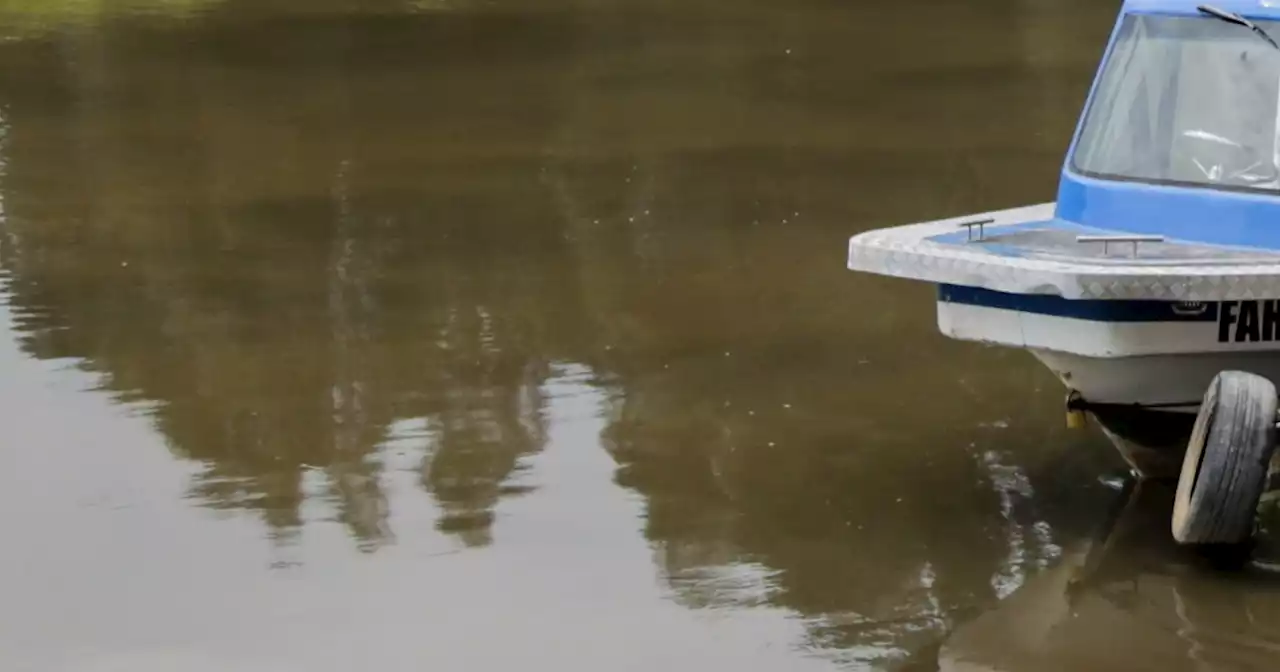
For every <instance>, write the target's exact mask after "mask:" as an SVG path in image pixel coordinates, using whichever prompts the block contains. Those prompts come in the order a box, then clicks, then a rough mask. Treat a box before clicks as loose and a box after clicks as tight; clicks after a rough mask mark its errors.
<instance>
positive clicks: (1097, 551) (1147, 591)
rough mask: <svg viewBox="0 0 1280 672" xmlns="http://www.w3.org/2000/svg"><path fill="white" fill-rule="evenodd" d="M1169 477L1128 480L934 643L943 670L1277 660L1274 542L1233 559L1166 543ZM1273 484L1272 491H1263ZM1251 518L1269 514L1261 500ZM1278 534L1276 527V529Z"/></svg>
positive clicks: (1172, 667)
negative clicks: (1079, 531) (1105, 508)
mask: <svg viewBox="0 0 1280 672" xmlns="http://www.w3.org/2000/svg"><path fill="white" fill-rule="evenodd" d="M1173 489H1174V485H1173V484H1172V483H1164V482H1142V483H1128V484H1126V486H1125V488H1124V490H1123V491H1122V492H1121V494H1120V497H1119V499H1118V501H1117V505H1116V508H1115V510H1114V515H1113V516H1112V517H1111V518H1110V519H1109V520H1107V521H1106V522H1105V524H1104V525H1103V526H1102V529H1101V530H1100V531H1099V534H1098V535H1096V536H1095V537H1094V538H1093V539H1092V540H1089V541H1087V542H1085V543H1083V544H1081V545H1080V546H1078V547H1076V548H1074V549H1071V550H1069V551H1068V552H1066V553H1064V555H1063V559H1062V561H1061V562H1060V564H1059V565H1058V566H1057V567H1055V568H1053V569H1051V570H1048V571H1045V572H1044V573H1042V574H1040V575H1039V576H1038V577H1036V578H1035V579H1033V580H1031V581H1028V582H1027V584H1026V585H1024V586H1023V587H1022V589H1021V590H1019V591H1018V592H1017V593H1015V594H1013V595H1011V596H1010V597H1009V598H1008V599H1007V600H1005V601H1003V602H1001V603H1000V605H999V606H998V607H997V608H995V609H993V610H992V611H990V612H987V613H984V614H982V615H981V616H979V617H977V618H975V619H974V620H972V621H970V622H968V623H966V624H964V625H961V626H960V627H959V628H957V629H956V631H955V632H954V633H953V635H952V636H951V638H950V639H949V640H948V641H947V642H946V643H945V644H944V645H943V646H942V649H941V651H940V653H939V668H940V669H941V670H945V671H953V672H960V671H966V672H968V671H978V670H982V671H990V672H994V671H997V670H998V671H1000V672H1008V671H1013V670H1019V671H1022V670H1026V671H1037V672H1052V671H1057V670H1073V671H1076V670H1091V671H1097V670H1153V671H1154V670H1159V671H1161V672H1177V671H1180V670H1195V671H1196V672H1205V671H1207V670H1240V669H1268V668H1277V667H1280V564H1277V563H1278V561H1280V539H1277V538H1275V536H1272V537H1269V536H1268V531H1267V530H1266V528H1267V527H1270V528H1272V529H1271V532H1270V534H1271V535H1276V530H1275V528H1277V527H1280V526H1278V525H1276V524H1274V523H1273V524H1271V525H1270V526H1267V525H1265V524H1264V529H1263V531H1262V532H1261V533H1260V535H1259V537H1258V540H1257V544H1256V546H1255V547H1254V548H1253V549H1252V554H1251V555H1250V556H1249V559H1248V560H1247V561H1246V562H1245V563H1244V565H1243V566H1242V567H1235V568H1232V569H1230V570H1228V571H1219V569H1220V568H1218V567H1216V564H1217V563H1216V562H1213V561H1209V560H1208V559H1207V558H1206V557H1205V556H1204V555H1202V554H1192V553H1190V552H1189V551H1187V550H1186V549H1183V548H1179V547H1178V546H1176V545H1175V544H1174V542H1173V541H1172V539H1171V537H1170V533H1169V511H1170V507H1171V505H1172V501H1173ZM1273 492H1274V491H1273ZM1265 507H1266V510H1264V515H1263V520H1264V523H1265V522H1266V519H1267V518H1271V519H1273V520H1275V519H1277V518H1280V516H1277V515H1276V514H1274V513H1270V511H1273V510H1274V509H1273V508H1272V504H1270V503H1265ZM1276 536H1280V535H1276Z"/></svg>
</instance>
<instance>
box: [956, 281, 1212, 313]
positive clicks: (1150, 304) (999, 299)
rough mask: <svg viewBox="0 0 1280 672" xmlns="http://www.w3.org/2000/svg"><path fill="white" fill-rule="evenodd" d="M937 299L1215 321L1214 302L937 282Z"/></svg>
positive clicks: (1029, 310)
mask: <svg viewBox="0 0 1280 672" xmlns="http://www.w3.org/2000/svg"><path fill="white" fill-rule="evenodd" d="M938 300H939V301H942V302H945V303H958V304H962V305H969V306H983V307H987V308H1003V309H1005V310H1017V311H1021V312H1024V313H1035V314H1037V315H1052V316H1055V317H1073V318H1076V319H1079V320H1093V321H1095V322H1215V321H1217V319H1218V307H1219V304H1218V303H1217V302H1185V301H1104V300H1083V299H1064V298H1062V297H1061V296H1050V295H1047V294H1010V293H1006V292H997V291H993V290H990V289H982V288H980V287H964V286H960V285H939V286H938Z"/></svg>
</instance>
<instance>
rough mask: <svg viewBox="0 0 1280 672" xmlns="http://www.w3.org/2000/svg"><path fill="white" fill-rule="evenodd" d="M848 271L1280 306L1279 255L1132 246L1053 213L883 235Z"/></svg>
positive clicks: (1040, 290) (1009, 288) (865, 239)
mask: <svg viewBox="0 0 1280 672" xmlns="http://www.w3.org/2000/svg"><path fill="white" fill-rule="evenodd" d="M848 267H849V268H850V269H851V270H859V271H868V272H872V273H878V274H882V275H890V276H896V277H903V278H911V279H915V280H924V281H930V282H938V283H947V284H958V285H967V286H973V287H984V288H987V289H993V290H998V291H1004V292H1014V293H1023V294H1053V295H1059V296H1063V297H1065V298H1072V299H1120V300H1125V299H1129V300H1134V299H1141V300H1149V299H1166V300H1174V301H1221V300H1232V299H1257V298H1280V250H1267V249H1256V248H1239V247H1225V246H1219V245H1211V244H1207V243H1200V242H1196V241H1185V240H1166V239H1163V238H1161V237H1159V236H1146V235H1139V236H1134V235H1131V234H1128V233H1127V232H1124V231H1109V230H1099V229H1096V228H1092V227H1085V226H1081V225H1077V224H1073V223H1071V222H1064V221H1062V220H1057V219H1055V218H1054V203H1043V204H1039V205H1034V206H1028V207H1023V208H1014V209H1010V210H1000V211H993V212H988V213H980V214H975V215H969V216H965V217H955V218H949V219H944V220H937V221H933V222H923V223H920V224H911V225H906V226H899V227H892V228H887V229H877V230H874V231H868V232H866V233H862V234H858V235H855V236H853V237H852V238H851V239H850V240H849V257H848Z"/></svg>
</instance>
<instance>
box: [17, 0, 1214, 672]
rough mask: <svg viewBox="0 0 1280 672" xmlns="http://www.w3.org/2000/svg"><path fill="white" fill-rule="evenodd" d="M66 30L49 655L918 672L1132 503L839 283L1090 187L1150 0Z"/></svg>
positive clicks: (35, 424) (912, 326)
mask: <svg viewBox="0 0 1280 672" xmlns="http://www.w3.org/2000/svg"><path fill="white" fill-rule="evenodd" d="M31 4H32V7H31V8H27V7H24V6H21V4H20V3H10V4H9V5H0V28H3V27H5V26H7V27H8V30H7V32H4V31H0V33H3V34H5V35H7V36H10V37H12V38H13V39H9V40H8V41H5V42H3V43H0V64H3V65H5V66H6V67H3V68H0V114H2V115H3V128H4V133H3V146H2V155H3V156H2V157H0V158H2V159H3V173H2V174H0V197H2V198H3V213H4V217H5V219H4V223H3V227H2V228H0V231H2V233H3V238H2V239H0V270H2V271H3V276H4V280H5V288H6V289H5V291H6V305H7V309H8V312H7V313H6V314H5V318H6V319H7V320H8V326H7V331H6V336H5V338H3V339H0V341H2V342H3V343H4V344H5V345H4V348H5V349H0V358H2V359H3V363H4V365H5V367H6V368H5V370H6V374H7V375H6V377H5V378H4V379H3V382H0V392H2V393H3V398H4V399H5V404H4V405H3V407H2V408H0V420H2V421H3V423H4V426H5V427H7V428H8V429H9V435H10V436H11V440H12V443H11V448H10V449H9V450H7V451H5V452H3V453H0V455H2V457H0V459H2V460H4V462H3V465H4V466H5V467H6V468H5V469H4V470H0V474H3V476H0V479H2V480H0V526H2V529H6V530H7V533H6V547H7V548H11V549H13V550H12V551H7V552H6V554H4V556H3V557H0V575H2V576H5V577H9V578H8V579H6V580H5V582H4V583H3V584H2V585H0V588H3V589H4V592H5V594H6V595H16V596H17V597H16V599H10V600H6V603H7V604H10V605H15V606H11V607H10V608H7V609H0V651H3V652H5V653H4V654H0V656H8V657H9V661H6V662H13V664H14V665H15V666H16V669H41V670H43V669H77V670H78V669H104V668H102V667H92V665H99V666H110V665H120V666H129V665H132V666H133V667H131V668H130V669H170V668H172V667H173V666H179V667H183V668H184V669H204V667H201V665H204V666H206V667H208V666H213V667H212V668H211V669H215V668H216V669H227V667H228V666H233V667H236V668H237V669H258V668H255V667H252V666H254V665H257V666H258V667H259V668H261V669H273V670H277V669H290V670H292V669H300V670H301V669H305V670H318V669H349V667H350V666H351V665H353V664H355V663H357V662H358V663H360V664H363V665H366V666H368V667H370V669H379V670H398V669H421V668H422V667H423V666H424V665H430V664H431V663H437V664H441V665H442V666H444V667H450V668H462V667H465V668H466V669H492V668H496V667H498V666H514V665H516V664H520V665H525V664H527V663H528V661H530V660H537V661H539V663H540V664H541V663H546V664H547V665H549V666H551V665H558V666H560V667H564V668H569V669H606V668H608V669H613V668H617V667H618V661H619V660H622V661H626V664H627V665H632V664H634V665H635V666H636V667H637V669H638V668H639V667H644V668H645V669H649V668H651V667H653V666H654V665H655V664H657V665H663V666H667V667H677V668H680V669H708V668H710V667H712V666H721V667H725V668H727V669H744V670H746V669H778V668H781V667H786V668H787V669H795V668H796V667H797V666H801V667H803V666H806V665H811V666H812V667H813V668H814V669H829V668H830V667H831V666H833V665H835V666H847V667H851V668H858V667H861V666H863V665H864V664H870V665H873V666H875V667H878V668H879V667H892V666H895V665H900V664H908V663H914V662H917V661H918V660H919V659H920V656H921V654H922V652H924V653H928V652H929V651H930V650H931V649H932V647H934V646H936V644H937V642H938V641H939V639H940V637H941V636H942V635H943V634H945V633H946V632H948V631H950V630H951V629H952V628H953V627H954V626H955V625H956V623H958V622H960V621H961V620H963V618H964V617H966V615H967V614H971V613H973V612H974V611H975V610H981V609H983V608H986V607H987V606H990V605H992V604H994V603H995V602H996V601H997V600H998V599H999V598H1002V597H1007V596H1009V595H1010V594H1011V593H1012V594H1013V595H1018V594H1020V593H1016V592H1013V591H1015V589H1017V588H1018V587H1019V586H1022V585H1023V584H1024V583H1026V582H1028V581H1030V580H1034V578H1035V577H1036V576H1037V575H1041V574H1042V573H1043V572H1044V571H1045V570H1047V569H1051V568H1053V567H1056V566H1058V565H1059V564H1060V563H1061V562H1062V555H1063V552H1062V549H1063V548H1067V547H1070V546H1071V543H1072V542H1073V540H1075V539H1077V538H1079V537H1081V536H1082V535H1085V534H1087V532H1088V531H1089V530H1090V529H1091V525H1092V521H1093V520H1094V519H1095V518H1096V517H1097V516H1098V515H1100V513H1101V511H1102V510H1103V509H1104V508H1105V507H1106V505H1107V502H1108V501H1109V499H1110V498H1111V497H1112V496H1113V495H1112V494H1111V492H1110V490H1108V489H1107V488H1105V487H1104V486H1102V485H1100V484H1099V483H1098V482H1097V476H1098V475H1099V473H1102V472H1103V471H1105V470H1107V469H1109V468H1112V467H1114V466H1117V465H1118V461H1117V460H1115V458H1113V456H1111V455H1110V454H1109V453H1108V452H1107V450H1106V448H1105V446H1104V445H1102V444H1100V443H1099V438H1098V437H1097V436H1094V435H1087V434H1080V435H1074V434H1067V433H1066V432H1065V430H1064V429H1062V428H1061V424H1062V423H1061V416H1060V404H1061V390H1060V389H1059V386H1058V384H1057V383H1056V381H1053V380H1052V379H1051V378H1050V377H1049V376H1048V375H1047V374H1046V373H1045V372H1043V371H1041V370H1040V368H1039V367H1038V365H1037V364H1036V363H1035V362H1034V361H1032V360H1030V359H1029V358H1027V357H1025V356H1023V355H1022V354H1021V353H1016V352H1006V351H999V350H990V349H985V348H978V347H972V346H968V345H964V344H958V343H950V342H946V341H944V340H943V339H942V338H941V337H939V336H938V335H937V334H936V328H935V325H934V316H933V314H932V312H931V310H932V308H931V305H930V295H929V292H928V288H924V287H916V286H910V285H907V284H905V283H898V282H895V281H890V280H885V279H882V278H875V277H865V276H853V275H852V274H849V273H848V272H847V271H845V269H844V266H843V258H842V255H843V250H844V240H845V238H846V236H847V235H849V234H850V233H852V232H854V231H857V230H860V229H865V228H867V227H870V226H874V225H880V224H884V223H889V222H894V221H909V220H913V219H925V218H930V217H934V216H940V215H944V214H947V213H951V212H955V211H966V210H978V209H985V208H990V207H1002V206H1005V205H1011V204H1017V203H1019V202H1026V201H1037V200H1042V199H1044V198H1046V197H1049V195H1050V194H1051V193H1052V189H1053V184H1052V180H1053V178H1054V175H1055V172H1056V170H1057V166H1058V161H1059V153H1060V152H1061V150H1062V147H1063V145H1064V144H1065V139H1066V136H1067V134H1068V133H1069V132H1070V129H1071V125H1072V123H1073V121H1074V115H1075V109H1074V107H1075V105H1077V104H1078V100H1079V98H1080V96H1081V95H1082V94H1083V91H1084V87H1085V86H1086V85H1087V79H1088V75H1089V73H1090V71H1091V69H1092V67H1093V61H1094V59H1095V58H1096V53H1097V50H1098V45H1099V44H1100V41H1101V40H1102V39H1104V38H1105V35H1106V32H1107V29H1108V27H1109V21H1110V20H1111V12H1112V11H1114V8H1113V7H1112V4H1113V3H1109V2H1108V3H1104V2H1089V3H1083V4H1081V3H1076V4H1075V5H1073V6H1072V7H1071V8H1070V9H1069V10H1067V9H1063V8H1062V7H1059V6H1057V5H1055V4H1053V3H1047V2H1033V1H1031V0H1026V1H1023V2H1014V1H1013V0H991V2H987V3H982V4H980V5H975V6H962V5H961V4H957V3H927V4H928V5H929V9H930V11H931V12H934V13H936V16H935V17H934V19H932V20H930V21H928V22H923V23H922V22H920V21H919V17H918V14H917V12H916V10H915V9H913V10H911V11H907V10H903V9H900V8H895V7H879V6H876V7H858V8H853V7H847V8H846V7H843V6H837V5H832V4H831V3H825V2H819V1H817V0H813V1H809V0H805V1H803V2H798V3H787V4H786V5H785V6H784V5H783V4H780V3H770V2H764V1H763V0H756V1H751V2H735V3H728V2H720V1H717V0H700V1H698V2H692V3H657V4H654V3H643V2H639V1H638V0H637V1H631V0H600V1H594V0H593V1H588V0H577V1H573V0H560V1H559V2H552V3H529V2H520V1H518V0H504V1H502V2H490V3H466V2H438V3H430V2H425V3H424V2H416V3H410V2H401V1H399V0H380V1H379V2H362V3H354V2H343V1H340V0H324V1H323V2H311V3H302V2H286V1H285V0H273V1H272V2H265V3H264V2H247V1H243V0H215V1H212V2H208V3H204V4H201V5H200V6H199V8H198V10H197V9H196V5H195V3H186V2H181V3H173V4H172V5H168V4H164V3H162V2H159V1H157V2H153V3H150V4H147V3H134V4H129V5H127V6H125V7H118V6H117V5H114V4H113V5H110V6H108V5H106V4H105V3H67V4H66V7H68V8H70V7H72V6H73V5H74V6H75V7H76V8H77V9H76V12H80V13H78V14H75V16H74V18H65V17H64V18H56V19H55V18H48V17H50V16H53V15H54V14H55V13H56V12H59V11H64V10H61V9H59V8H61V7H62V6H63V5H58V4H52V3H45V4H43V5H41V4H40V3H31ZM535 4H536V6H535ZM170 10H173V11H172V12H171V11H170ZM65 12H71V10H70V9H67V10H65ZM65 12H64V13H65ZM175 17H176V18H178V19H180V20H170V19H172V18H175ZM32 25H38V26H39V27H40V29H39V30H28V28H29V27H30V26H32ZM960 27H963V28H962V29H961V28H960ZM1011 36H1016V39H1013V38H1012V37H1011ZM1010 109H1013V110H1017V113H1016V114H1012V115H1011V114H1008V113H1007V112H1006V113H1002V112H1001V110H1010ZM105 400H109V403H107V402H106V401H105ZM655 572H656V574H657V576H658V577H659V581H658V582H657V584H656V585H655V582H654V581H653V577H654V575H655ZM17 577H21V579H18V578H17ZM1227 599H1230V598H1227ZM69 614H70V615H69ZM549 614H558V616H556V617H555V618H552V617H550V616H549ZM55 632H56V633H58V634H56V635H51V634H50V633H55ZM495 637H496V638H501V640H502V645H501V646H494V645H493V643H494V640H495ZM353 643H354V644H356V646H353ZM357 652H358V655H359V657H358V658H357V657H356V656H357ZM61 663H65V664H66V665H67V666H68V667H65V668H58V667H57V665H59V664H61ZM24 665H25V666H27V667H24ZM107 669H114V668H107Z"/></svg>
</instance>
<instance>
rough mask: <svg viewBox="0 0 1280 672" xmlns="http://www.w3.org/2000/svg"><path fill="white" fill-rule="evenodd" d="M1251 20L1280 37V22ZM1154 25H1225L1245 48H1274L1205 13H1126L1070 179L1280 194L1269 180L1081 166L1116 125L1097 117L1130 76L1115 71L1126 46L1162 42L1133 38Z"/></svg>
mask: <svg viewBox="0 0 1280 672" xmlns="http://www.w3.org/2000/svg"><path fill="white" fill-rule="evenodd" d="M1248 18H1249V19H1250V20H1251V21H1253V22H1254V23H1256V24H1258V25H1259V26H1261V27H1262V28H1263V30H1265V31H1266V32H1268V33H1270V34H1271V35H1276V36H1280V17H1276V16H1259V17H1248ZM1151 20H1160V21H1168V22H1170V23H1167V24H1164V25H1163V26H1160V27H1161V28H1165V27H1168V28H1170V29H1173V28H1172V27H1173V26H1174V25H1176V23H1183V22H1196V24H1197V25H1204V26H1206V29H1207V30H1209V31H1214V30H1222V28H1212V29H1209V28H1208V26H1209V25H1210V24H1217V25H1218V26H1225V27H1227V28H1228V29H1231V30H1237V31H1239V37H1238V40H1239V41H1240V43H1242V44H1247V43H1248V42H1249V41H1250V40H1256V41H1257V43H1258V44H1259V45H1262V47H1264V48H1266V49H1271V47H1270V46H1269V45H1268V44H1267V43H1266V41H1265V40H1263V39H1262V38H1261V36H1259V35H1257V34H1256V33H1252V31H1250V30H1249V29H1248V28H1245V27H1243V26H1238V25H1232V24H1229V23H1226V22H1222V21H1221V20H1219V19H1217V18H1214V17H1212V16H1207V15H1204V14H1200V13H1194V12H1170V11H1159V10H1154V11H1130V12H1125V13H1124V14H1123V15H1122V16H1121V18H1120V20H1119V21H1117V22H1116V25H1115V28H1114V30H1113V32H1112V35H1111V37H1110V39H1109V40H1108V45H1107V51H1106V54H1105V57H1104V58H1103V60H1102V62H1101V63H1100V64H1099V66H1098V69H1097V70H1096V76H1095V78H1094V81H1093V83H1092V85H1091V88H1090V91H1089V92H1088V100H1087V102H1086V104H1085V107H1084V109H1083V111H1082V113H1081V115H1080V118H1079V122H1078V124H1077V128H1076V130H1075V133H1074V137H1073V138H1072V141H1071V145H1070V148H1069V153H1068V156H1067V160H1066V165H1065V166H1064V168H1065V171H1066V172H1067V173H1068V174H1073V175H1076V176H1078V177H1083V178H1090V179H1095V180H1102V181H1109V182H1121V183H1131V184H1136V185H1150V186H1157V187H1161V186H1163V187H1181V188H1192V189H1205V190H1212V191H1225V192H1242V193H1247V194H1267V195H1280V182H1274V181H1268V182H1267V183H1265V184H1263V185H1256V184H1255V185H1242V184H1230V183H1223V182H1214V181H1212V180H1211V179H1209V178H1207V177H1206V178H1203V179H1175V178H1163V177H1148V176H1143V175H1136V174H1131V173H1125V172H1107V171H1102V170H1096V169H1091V168H1086V167H1085V166H1084V165H1082V161H1081V159H1082V157H1084V156H1085V155H1086V154H1089V153H1091V152H1093V151H1094V146H1093V145H1092V144H1091V141H1092V140H1093V136H1094V135H1095V134H1099V133H1103V132H1105V130H1106V129H1107V128H1108V127H1111V126H1113V125H1114V124H1115V123H1116V122H1113V121H1111V120H1109V119H1106V118H1103V117H1099V116H1098V115H1099V114H1108V113H1109V112H1100V107H1101V105H1102V104H1104V103H1103V99H1104V98H1106V97H1108V95H1110V94H1112V93H1113V91H1115V90H1116V89H1115V87H1116V85H1117V83H1118V81H1120V80H1117V79H1116V78H1117V77H1122V76H1125V74H1126V73H1124V72H1123V71H1122V70H1118V69H1117V68H1119V67H1123V66H1117V65H1116V64H1115V59H1117V58H1123V57H1124V56H1125V54H1124V53H1123V52H1124V49H1125V47H1126V46H1128V45H1133V44H1134V43H1135V40H1143V41H1149V40H1153V39H1163V38H1158V37H1157V38H1152V37H1141V36H1137V35H1135V34H1134V33H1135V32H1136V31H1137V30H1139V28H1138V23H1139V22H1141V21H1151ZM1153 25H1154V24H1153ZM1183 39H1188V38H1183ZM1231 39H1232V40H1236V39H1237V38H1236V36H1234V35H1233V36H1232V38H1231ZM1176 71H1177V70H1176V69H1175V68H1170V72H1176ZM1129 74H1130V75H1132V74H1134V73H1129ZM1277 74H1278V75H1280V69H1277ZM1139 76H1141V74H1140V73H1139ZM1278 86H1280V82H1278ZM1276 105H1277V109H1276V116H1277V121H1276V126H1277V130H1276V133H1275V136H1276V137H1275V147H1274V150H1275V151H1274V156H1275V157H1277V158H1276V160H1275V164H1276V165H1277V167H1278V168H1280V99H1277V103H1276ZM1168 142H1169V144H1170V147H1171V146H1172V140H1169V141H1168ZM1163 151H1171V150H1170V149H1168V148H1166V149H1164V150H1163Z"/></svg>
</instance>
